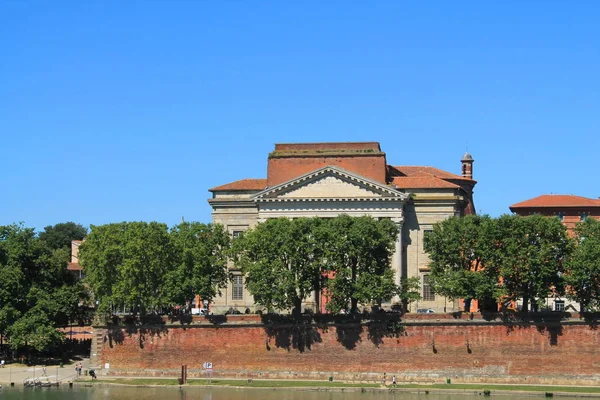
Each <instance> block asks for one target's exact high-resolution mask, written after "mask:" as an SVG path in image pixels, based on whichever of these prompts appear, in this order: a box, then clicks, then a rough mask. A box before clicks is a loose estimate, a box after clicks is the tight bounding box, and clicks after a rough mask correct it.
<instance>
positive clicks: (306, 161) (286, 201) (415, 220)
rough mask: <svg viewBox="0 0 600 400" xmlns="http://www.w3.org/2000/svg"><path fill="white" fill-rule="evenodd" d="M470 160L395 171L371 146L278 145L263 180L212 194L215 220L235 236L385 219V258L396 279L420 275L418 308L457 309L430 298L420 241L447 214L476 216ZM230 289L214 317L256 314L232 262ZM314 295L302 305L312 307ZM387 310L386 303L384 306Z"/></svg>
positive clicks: (218, 303) (239, 182)
mask: <svg viewBox="0 0 600 400" xmlns="http://www.w3.org/2000/svg"><path fill="white" fill-rule="evenodd" d="M473 162H474V160H473V158H472V157H471V155H470V154H468V153H466V154H465V155H464V156H463V158H462V160H461V175H455V174H452V173H450V172H446V171H442V170H440V169H437V168H434V167H429V166H393V165H389V164H388V163H387V158H386V153H384V152H383V151H382V150H381V147H380V145H379V143H377V142H361V143H300V144H276V145H275V149H274V151H273V152H271V153H270V154H269V156H268V161H267V177H266V178H262V179H248V178H246V179H241V180H237V181H234V182H231V183H227V184H224V185H221V186H217V187H214V188H212V189H210V192H212V198H210V199H209V200H208V202H209V204H210V205H211V207H212V219H213V223H216V224H221V225H223V226H224V227H225V228H226V229H227V231H228V232H229V233H230V234H231V235H232V237H234V238H235V237H236V236H237V235H239V234H240V233H241V232H243V231H244V230H246V229H249V228H252V227H254V226H256V224H258V223H260V222H262V221H265V220H267V219H269V218H278V217H287V218H298V217H320V218H330V217H335V216H337V215H340V214H347V215H350V216H362V215H368V216H371V217H374V218H389V219H391V220H392V221H394V222H395V223H396V224H397V225H398V227H399V228H400V229H399V230H400V234H399V235H398V238H397V241H396V248H395V252H394V255H393V257H392V260H391V267H392V268H393V270H394V272H395V279H396V282H397V283H399V282H400V280H401V279H402V278H404V277H415V276H417V277H419V279H420V282H421V291H422V296H423V299H422V300H421V301H420V302H419V303H418V304H413V305H412V308H413V310H412V311H415V310H416V309H417V308H432V309H434V310H435V311H438V312H444V311H450V310H453V309H455V305H454V304H453V303H452V302H451V301H449V300H447V299H445V298H443V297H440V296H436V295H435V294H434V293H433V292H432V290H431V288H430V286H429V284H428V272H429V267H428V264H429V258H428V256H427V254H426V253H425V252H424V251H423V237H424V235H425V234H426V233H427V231H429V230H431V229H432V228H433V225H434V224H435V223H437V222H439V221H442V220H444V219H446V218H449V217H451V216H463V215H466V214H473V213H475V207H474V204H473V188H474V186H475V184H476V182H475V181H474V180H473ZM228 268H229V276H230V280H229V284H228V287H227V288H226V289H224V290H223V291H222V295H221V296H220V297H218V298H217V299H215V302H214V304H213V305H212V307H213V312H222V311H225V310H228V309H231V308H233V309H237V310H239V311H242V312H243V311H244V310H246V309H249V310H250V311H256V310H257V309H258V307H257V306H255V304H254V301H253V299H252V296H251V295H250V293H248V292H247V291H246V289H245V285H244V276H243V275H242V273H241V271H240V270H239V269H238V268H236V266H235V265H233V264H230V265H229V266H228ZM318 296H320V294H319V293H315V294H314V295H313V297H312V298H310V299H308V300H307V301H306V302H305V303H304V308H305V309H307V308H308V309H312V310H313V311H321V312H323V311H324V310H323V309H317V307H318V304H319V302H317V301H316V299H317V298H318ZM388 306H389V305H388Z"/></svg>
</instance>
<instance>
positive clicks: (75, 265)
mask: <svg viewBox="0 0 600 400" xmlns="http://www.w3.org/2000/svg"><path fill="white" fill-rule="evenodd" d="M67 269H68V270H69V271H81V270H83V268H81V265H79V263H67Z"/></svg>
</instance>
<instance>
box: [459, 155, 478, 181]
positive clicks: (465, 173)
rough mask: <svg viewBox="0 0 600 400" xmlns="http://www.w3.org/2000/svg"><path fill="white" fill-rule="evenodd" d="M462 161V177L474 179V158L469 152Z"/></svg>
mask: <svg viewBox="0 0 600 400" xmlns="http://www.w3.org/2000/svg"><path fill="white" fill-rule="evenodd" d="M460 161H461V163H462V169H461V171H462V177H463V178H467V179H473V163H474V162H475V160H473V156H471V154H469V152H466V153H465V154H464V155H463V156H462V160H460Z"/></svg>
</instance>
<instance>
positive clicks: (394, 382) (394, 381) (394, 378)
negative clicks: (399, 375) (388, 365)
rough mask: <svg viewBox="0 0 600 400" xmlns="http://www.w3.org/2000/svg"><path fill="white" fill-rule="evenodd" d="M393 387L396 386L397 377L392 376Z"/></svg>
mask: <svg viewBox="0 0 600 400" xmlns="http://www.w3.org/2000/svg"><path fill="white" fill-rule="evenodd" d="M392 385H394V386H396V375H394V376H392Z"/></svg>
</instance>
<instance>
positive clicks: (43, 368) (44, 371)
mask: <svg viewBox="0 0 600 400" xmlns="http://www.w3.org/2000/svg"><path fill="white" fill-rule="evenodd" d="M42 376H46V366H45V365H42Z"/></svg>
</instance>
